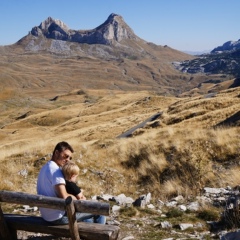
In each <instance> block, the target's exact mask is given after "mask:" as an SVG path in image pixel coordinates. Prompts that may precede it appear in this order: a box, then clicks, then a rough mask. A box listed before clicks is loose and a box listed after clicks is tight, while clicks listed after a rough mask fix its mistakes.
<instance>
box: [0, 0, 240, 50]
mask: <svg viewBox="0 0 240 240" xmlns="http://www.w3.org/2000/svg"><path fill="white" fill-rule="evenodd" d="M239 9H240V0H85V1H82V0H0V11H1V14H0V32H1V36H0V45H8V44H12V43H15V42H17V41H18V40H19V39H20V38H22V37H23V36H25V35H27V34H28V32H29V31H30V30H31V29H32V27H34V26H38V25H39V24H40V23H41V22H42V21H44V20H45V19H46V18H47V17H49V16H51V17H52V18H54V19H60V20H62V21H63V22H64V23H65V24H66V25H67V26H68V27H70V28H71V29H75V30H83V29H93V28H95V27H97V26H99V25H100V24H102V23H103V22H104V21H105V20H106V19H107V18H108V16H109V15H110V14H111V13H116V14H119V15H121V16H122V17H123V19H124V20H125V22H126V23H127V24H128V25H129V26H130V27H131V28H132V30H133V31H134V32H135V34H136V35H138V36H139V37H141V38H142V39H144V40H146V41H149V42H153V43H155V44H158V45H168V46H170V47H172V48H174V49H178V50H181V51H185V50H188V51H204V50H212V49H213V48H215V47H217V46H219V45H222V44H223V43H225V42H226V41H229V40H233V41H237V40H238V39H240V26H239V23H240V13H239Z"/></svg>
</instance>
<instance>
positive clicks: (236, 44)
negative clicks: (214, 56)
mask: <svg viewBox="0 0 240 240" xmlns="http://www.w3.org/2000/svg"><path fill="white" fill-rule="evenodd" d="M237 49H240V39H239V40H238V41H228V42H225V43H224V44H223V45H222V46H218V47H216V48H214V49H213V50H212V51H211V53H216V52H222V51H235V50H237Z"/></svg>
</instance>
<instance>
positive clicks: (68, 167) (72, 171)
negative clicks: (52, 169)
mask: <svg viewBox="0 0 240 240" xmlns="http://www.w3.org/2000/svg"><path fill="white" fill-rule="evenodd" d="M79 170H80V169H79V167H78V165H77V164H76V163H73V162H68V163H66V164H65V165H64V166H63V167H62V172H63V175H64V177H65V178H66V179H67V180H68V179H70V178H71V177H72V175H78V174H79Z"/></svg>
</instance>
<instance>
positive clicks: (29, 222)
mask: <svg viewBox="0 0 240 240" xmlns="http://www.w3.org/2000/svg"><path fill="white" fill-rule="evenodd" d="M4 218H5V221H6V223H7V225H8V226H9V227H10V229H14V230H24V231H28V232H38V233H46V234H51V235H55V236H61V237H70V231H69V226H68V225H51V223H49V222H47V221H45V220H43V219H42V218H41V217H37V216H29V215H19V214H4ZM77 224H78V230H79V234H80V238H81V239H82V238H83V239H86V240H96V239H98V240H114V239H117V237H118V234H119V227H118V226H113V225H104V224H97V223H85V222H78V223H77Z"/></svg>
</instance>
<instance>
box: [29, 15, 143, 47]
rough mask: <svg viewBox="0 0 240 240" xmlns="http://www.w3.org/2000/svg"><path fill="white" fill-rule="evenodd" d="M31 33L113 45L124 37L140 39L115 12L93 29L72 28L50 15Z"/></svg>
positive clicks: (52, 37) (53, 37)
mask: <svg viewBox="0 0 240 240" xmlns="http://www.w3.org/2000/svg"><path fill="white" fill-rule="evenodd" d="M30 34H31V35H33V36H35V37H39V36H45V37H46V38H50V39H55V40H63V41H69V42H77V43H87V44H104V45H111V44H114V43H117V42H121V41H122V40H124V39H131V40H138V37H137V36H136V35H135V34H134V32H133V30H132V29H131V28H130V27H129V26H128V25H127V24H126V23H125V22H124V20H123V18H122V17H121V16H119V15H117V14H114V13H112V14H111V15H110V16H109V17H108V19H107V20H106V21H105V22H104V23H103V24H101V25H100V26H98V27H97V28H95V29H92V30H72V29H69V28H68V26H67V25H66V24H64V23H63V22H62V21H60V20H56V19H53V18H51V17H48V18H47V19H46V20H45V21H43V22H42V23H41V24H40V25H39V26H38V27H33V28H32V30H31V32H30Z"/></svg>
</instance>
